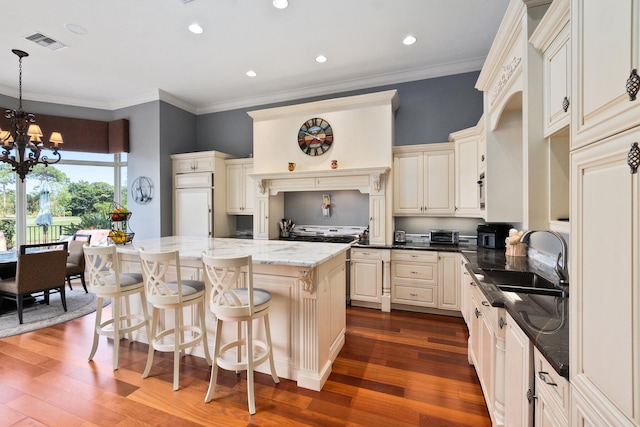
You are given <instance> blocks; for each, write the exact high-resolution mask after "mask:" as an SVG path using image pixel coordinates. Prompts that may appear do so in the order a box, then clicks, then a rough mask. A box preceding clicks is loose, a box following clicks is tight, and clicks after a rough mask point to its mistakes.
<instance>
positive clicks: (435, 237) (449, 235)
mask: <svg viewBox="0 0 640 427" xmlns="http://www.w3.org/2000/svg"><path fill="white" fill-rule="evenodd" d="M429 241H430V242H431V244H432V245H433V244H436V245H457V244H458V242H459V241H460V232H458V231H457V230H431V235H430V239H429Z"/></svg>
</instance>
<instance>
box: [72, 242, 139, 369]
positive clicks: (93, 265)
mask: <svg viewBox="0 0 640 427" xmlns="http://www.w3.org/2000/svg"><path fill="white" fill-rule="evenodd" d="M83 250H84V258H85V266H86V270H87V273H88V276H89V289H91V292H93V293H94V294H96V296H97V297H98V301H97V309H96V323H95V328H94V331H93V347H92V348H91V354H90V355H89V360H93V356H94V355H95V354H96V350H97V349H98V341H99V336H100V335H103V336H106V337H110V338H112V339H113V370H114V371H115V370H116V369H118V354H119V348H120V340H121V339H122V338H123V337H124V336H125V334H127V333H131V332H132V331H135V330H136V329H140V328H143V327H144V328H145V330H146V333H147V336H149V322H148V319H149V315H148V313H147V302H146V300H145V297H144V282H143V281H142V275H141V274H140V273H121V272H120V258H119V255H118V253H117V252H116V247H115V246H89V245H88V243H86V244H85V246H84V247H83ZM136 294H138V295H140V302H141V305H142V313H136V314H132V313H131V306H130V302H129V299H130V297H131V296H133V295H136ZM105 298H111V307H112V308H111V309H112V317H111V318H110V319H107V320H103V319H102V306H103V305H104V304H103V303H104V299H105ZM122 303H124V310H123V307H122V305H121V304H122Z"/></svg>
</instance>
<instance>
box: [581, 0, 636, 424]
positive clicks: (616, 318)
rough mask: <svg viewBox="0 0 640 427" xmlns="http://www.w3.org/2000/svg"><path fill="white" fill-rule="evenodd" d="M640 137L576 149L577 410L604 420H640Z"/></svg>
mask: <svg viewBox="0 0 640 427" xmlns="http://www.w3.org/2000/svg"><path fill="white" fill-rule="evenodd" d="M586 3H587V4H589V3H590V2H588V1H587V2H586ZM622 3H624V4H626V3H627V2H617V5H616V6H615V7H614V10H613V11H612V12H611V13H614V12H615V11H616V10H617V9H618V8H619V5H620V4H622ZM591 7H594V6H593V5H591ZM602 12H603V13H604V12H606V8H605V9H603V10H602ZM590 13H592V12H590ZM623 24H624V23H620V26H624V25H623ZM609 30H610V31H614V34H615V33H616V31H617V28H610V29H609ZM637 142H640V127H636V128H634V129H631V130H628V131H625V132H622V133H620V134H617V135H615V136H612V137H609V138H607V139H604V140H602V141H599V142H596V143H593V144H591V145H588V146H586V147H583V148H580V149H578V150H575V151H573V152H572V153H571V212H572V221H571V259H570V281H571V298H570V299H569V302H570V325H571V332H572V333H571V334H570V356H571V357H570V366H571V369H570V383H571V386H572V389H574V390H576V391H577V395H578V396H580V397H581V398H582V400H579V401H576V402H573V403H572V406H573V407H574V408H573V410H572V413H574V414H575V413H578V412H580V411H581V410H582V409H581V408H578V407H577V406H576V405H580V404H581V402H586V403H587V405H591V406H592V407H593V408H594V412H595V413H596V414H598V416H599V417H601V418H602V419H603V420H604V423H602V424H597V425H608V426H631V425H633V426H638V425H640V292H638V289H640V283H639V282H640V279H639V278H640V256H639V255H638V254H639V251H638V248H639V247H640V233H639V232H638V230H640V217H639V214H638V206H639V205H640V184H639V182H638V173H629V172H630V167H629V166H628V165H627V156H628V154H629V152H630V148H631V147H632V144H635V143H637ZM607 229H608V230H612V229H613V230H614V231H611V232H603V230H607ZM572 394H574V393H573V392H572ZM571 422H572V425H583V424H580V422H581V421H580V418H578V419H572V420H571Z"/></svg>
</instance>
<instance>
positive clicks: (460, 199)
mask: <svg viewBox="0 0 640 427" xmlns="http://www.w3.org/2000/svg"><path fill="white" fill-rule="evenodd" d="M455 144H456V148H455V161H456V163H455V172H456V179H455V187H456V208H455V209H456V216H471V217H479V216H480V201H479V197H478V196H479V193H478V175H479V174H478V138H477V137H473V138H466V139H464V140H461V141H455Z"/></svg>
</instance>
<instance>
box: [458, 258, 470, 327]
mask: <svg viewBox="0 0 640 427" xmlns="http://www.w3.org/2000/svg"><path fill="white" fill-rule="evenodd" d="M460 258H461V260H460V311H461V312H462V318H463V319H464V322H465V323H466V324H467V328H469V323H470V322H471V316H472V314H471V289H470V288H471V284H472V283H473V279H472V278H471V274H470V273H469V271H467V267H466V264H467V263H466V261H465V260H464V258H463V257H460Z"/></svg>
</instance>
